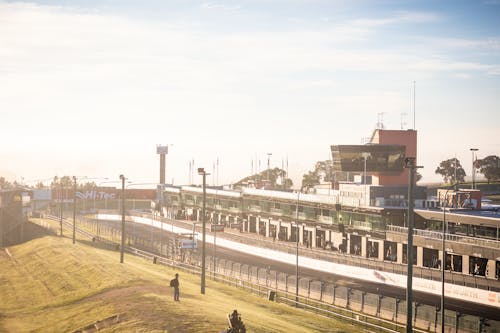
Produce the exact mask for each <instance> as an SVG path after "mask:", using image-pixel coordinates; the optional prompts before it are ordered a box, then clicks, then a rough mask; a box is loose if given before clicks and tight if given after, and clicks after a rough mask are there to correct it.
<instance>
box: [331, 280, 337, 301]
mask: <svg viewBox="0 0 500 333" xmlns="http://www.w3.org/2000/svg"><path fill="white" fill-rule="evenodd" d="M336 291H337V285H336V284H335V283H334V284H333V300H332V304H333V305H335V296H336Z"/></svg>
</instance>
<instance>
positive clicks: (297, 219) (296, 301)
mask: <svg viewBox="0 0 500 333" xmlns="http://www.w3.org/2000/svg"><path fill="white" fill-rule="evenodd" d="M301 191H302V189H300V191H298V192H297V205H296V206H295V307H298V306H299V198H300V192H301Z"/></svg>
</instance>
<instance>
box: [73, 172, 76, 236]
mask: <svg viewBox="0 0 500 333" xmlns="http://www.w3.org/2000/svg"><path fill="white" fill-rule="evenodd" d="M75 234H76V176H73V244H75Z"/></svg>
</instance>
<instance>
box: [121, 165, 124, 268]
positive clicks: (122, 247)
mask: <svg viewBox="0 0 500 333" xmlns="http://www.w3.org/2000/svg"><path fill="white" fill-rule="evenodd" d="M120 179H121V181H122V242H121V246H120V263H122V264H123V251H124V248H125V176H124V175H120Z"/></svg>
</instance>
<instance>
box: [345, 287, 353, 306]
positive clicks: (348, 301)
mask: <svg viewBox="0 0 500 333" xmlns="http://www.w3.org/2000/svg"><path fill="white" fill-rule="evenodd" d="M351 294H352V288H347V292H346V298H347V300H346V304H345V307H346V309H350V308H351Z"/></svg>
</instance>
